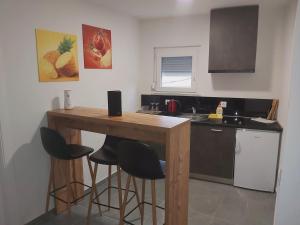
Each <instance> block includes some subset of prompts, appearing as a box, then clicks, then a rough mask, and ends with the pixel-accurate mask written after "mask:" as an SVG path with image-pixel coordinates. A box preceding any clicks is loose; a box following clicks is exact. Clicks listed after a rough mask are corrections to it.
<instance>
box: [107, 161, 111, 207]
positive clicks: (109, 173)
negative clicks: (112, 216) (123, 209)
mask: <svg viewBox="0 0 300 225" xmlns="http://www.w3.org/2000/svg"><path fill="white" fill-rule="evenodd" d="M107 188H108V189H107V191H108V195H107V205H108V208H107V211H109V210H110V203H111V165H109V166H108V185H107Z"/></svg>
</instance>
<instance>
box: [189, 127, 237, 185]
mask: <svg viewBox="0 0 300 225" xmlns="http://www.w3.org/2000/svg"><path fill="white" fill-rule="evenodd" d="M191 129H192V130H191V152H190V156H191V158H190V173H191V177H194V178H204V179H211V180H214V181H220V182H224V183H232V181H233V171H234V155H235V133H236V130H235V129H234V128H228V127H217V126H203V125H197V124H192V126H191Z"/></svg>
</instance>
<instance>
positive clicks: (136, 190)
mask: <svg viewBox="0 0 300 225" xmlns="http://www.w3.org/2000/svg"><path fill="white" fill-rule="evenodd" d="M132 180H133V185H134V190H135V196H136V201H137V203H138V206H139V210H140V214H141V215H142V206H141V204H140V203H141V202H140V196H139V190H138V187H137V184H136V180H135V177H133V178H132Z"/></svg>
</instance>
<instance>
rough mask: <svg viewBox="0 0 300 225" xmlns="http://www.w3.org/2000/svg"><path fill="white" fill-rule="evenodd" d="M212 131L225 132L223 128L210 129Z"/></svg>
mask: <svg viewBox="0 0 300 225" xmlns="http://www.w3.org/2000/svg"><path fill="white" fill-rule="evenodd" d="M210 130H211V131H213V132H223V130H221V129H213V128H212V129H210Z"/></svg>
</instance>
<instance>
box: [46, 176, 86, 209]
mask: <svg viewBox="0 0 300 225" xmlns="http://www.w3.org/2000/svg"><path fill="white" fill-rule="evenodd" d="M70 184H80V185H82V186H84V187H88V188H89V189H90V190H89V191H87V192H86V193H84V194H83V195H82V196H80V197H78V198H76V199H74V200H73V201H71V202H70V203H71V204H74V203H75V202H78V201H79V200H81V199H83V198H84V197H85V196H87V195H89V194H90V193H91V188H92V187H91V186H89V185H86V184H84V183H82V182H79V181H72V182H71V183H70ZM66 187H67V185H66V184H65V185H64V186H62V187H59V188H55V189H54V190H53V191H51V192H50V193H49V195H50V196H51V197H53V198H55V199H57V200H59V201H61V202H63V203H65V204H68V202H67V201H65V200H64V199H62V198H60V197H57V196H56V195H55V194H56V192H58V191H61V190H62V189H64V188H66Z"/></svg>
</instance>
